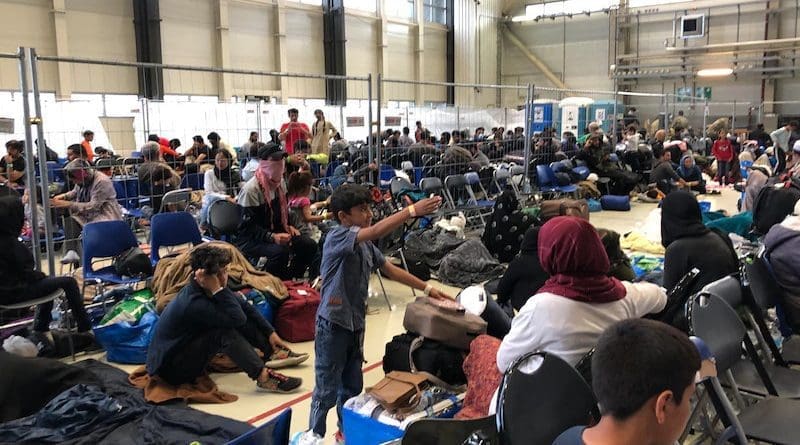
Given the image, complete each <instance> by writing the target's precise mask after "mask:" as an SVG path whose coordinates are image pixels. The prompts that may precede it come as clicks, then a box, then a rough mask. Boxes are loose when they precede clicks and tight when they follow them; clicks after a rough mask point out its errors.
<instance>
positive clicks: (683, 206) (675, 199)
mask: <svg viewBox="0 0 800 445" xmlns="http://www.w3.org/2000/svg"><path fill="white" fill-rule="evenodd" d="M706 233H708V228H707V227H706V226H705V225H704V224H703V217H702V216H701V213H700V205H699V204H698V203H697V199H696V198H695V197H694V195H692V194H691V193H689V192H687V191H684V190H679V191H674V192H672V193H670V194H669V195H667V197H666V198H664V200H663V201H661V244H662V245H663V246H664V247H668V246H669V245H670V244H671V243H672V242H673V241H676V240H678V239H680V238H686V237H693V236H701V235H705V234H706Z"/></svg>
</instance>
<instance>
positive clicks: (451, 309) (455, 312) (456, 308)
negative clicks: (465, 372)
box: [403, 297, 486, 351]
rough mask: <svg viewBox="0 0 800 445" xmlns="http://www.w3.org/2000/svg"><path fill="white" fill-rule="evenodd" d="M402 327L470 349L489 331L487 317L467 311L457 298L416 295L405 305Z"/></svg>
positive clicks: (450, 344) (446, 343)
mask: <svg viewBox="0 0 800 445" xmlns="http://www.w3.org/2000/svg"><path fill="white" fill-rule="evenodd" d="M403 327H404V328H405V329H406V330H407V331H409V332H413V333H414V334H417V335H420V336H423V337H425V338H429V339H431V340H436V341H438V342H441V343H443V344H445V345H447V346H450V347H453V348H458V349H461V350H463V351H469V344H470V343H471V342H472V340H473V339H474V338H475V337H477V336H479V335H481V334H485V333H486V321H484V320H483V319H482V318H481V317H478V316H477V315H473V314H470V313H466V311H465V310H464V307H463V306H461V305H460V304H458V303H456V302H445V301H441V300H435V299H433V298H430V297H417V299H416V300H415V301H413V302H411V303H410V304H409V305H408V306H407V307H406V313H405V316H404V317H403Z"/></svg>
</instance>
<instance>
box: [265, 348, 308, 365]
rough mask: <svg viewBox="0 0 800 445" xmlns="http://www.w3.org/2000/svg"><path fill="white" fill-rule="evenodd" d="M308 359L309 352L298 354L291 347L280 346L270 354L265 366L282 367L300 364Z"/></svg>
mask: <svg viewBox="0 0 800 445" xmlns="http://www.w3.org/2000/svg"><path fill="white" fill-rule="evenodd" d="M306 360H308V354H298V353H296V352H294V351H291V350H289V349H285V348H278V349H276V350H275V351H274V352H273V353H272V355H270V356H269V360H267V362H266V363H264V366H266V367H267V368H271V369H281V368H287V367H289V366H296V365H299V364H300V363H303V362H304V361H306Z"/></svg>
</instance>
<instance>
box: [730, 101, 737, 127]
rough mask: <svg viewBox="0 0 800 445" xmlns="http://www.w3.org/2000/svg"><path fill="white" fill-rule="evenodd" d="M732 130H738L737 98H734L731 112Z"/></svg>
mask: <svg viewBox="0 0 800 445" xmlns="http://www.w3.org/2000/svg"><path fill="white" fill-rule="evenodd" d="M731 131H732V132H734V131H736V99H734V100H733V114H731Z"/></svg>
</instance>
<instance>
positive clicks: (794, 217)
mask: <svg viewBox="0 0 800 445" xmlns="http://www.w3.org/2000/svg"><path fill="white" fill-rule="evenodd" d="M781 225H782V226H783V227H786V228H787V229H792V230H795V231H798V232H800V201H797V203H795V205H794V211H792V213H791V214H790V215H789V216H787V217H786V218H785V219H784V220H783V222H781Z"/></svg>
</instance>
